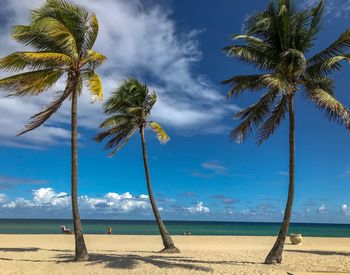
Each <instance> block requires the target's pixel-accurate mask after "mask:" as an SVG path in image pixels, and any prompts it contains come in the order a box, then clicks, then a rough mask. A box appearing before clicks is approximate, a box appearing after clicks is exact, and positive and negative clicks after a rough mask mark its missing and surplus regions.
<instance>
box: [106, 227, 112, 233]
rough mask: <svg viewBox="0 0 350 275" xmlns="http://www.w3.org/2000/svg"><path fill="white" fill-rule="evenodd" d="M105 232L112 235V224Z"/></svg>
mask: <svg viewBox="0 0 350 275" xmlns="http://www.w3.org/2000/svg"><path fill="white" fill-rule="evenodd" d="M107 234H108V235H112V226H110V227H108V230H107Z"/></svg>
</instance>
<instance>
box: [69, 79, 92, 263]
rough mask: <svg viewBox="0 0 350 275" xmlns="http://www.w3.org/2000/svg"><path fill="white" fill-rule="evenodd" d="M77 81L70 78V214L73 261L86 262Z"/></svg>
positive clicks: (87, 256)
mask: <svg viewBox="0 0 350 275" xmlns="http://www.w3.org/2000/svg"><path fill="white" fill-rule="evenodd" d="M78 81H79V75H78V74H76V75H74V76H72V89H73V91H72V106H71V131H72V132H71V134H72V136H71V149H72V178H71V181H72V186H71V188H72V190H71V191H72V212H73V223H74V236H75V260H76V261H86V260H88V259H89V255H88V253H87V249H86V246H85V241H84V236H83V230H82V226H81V222H80V217H79V209H78V140H77V136H78V118H77V109H78V108H77V104H78V89H77V87H78Z"/></svg>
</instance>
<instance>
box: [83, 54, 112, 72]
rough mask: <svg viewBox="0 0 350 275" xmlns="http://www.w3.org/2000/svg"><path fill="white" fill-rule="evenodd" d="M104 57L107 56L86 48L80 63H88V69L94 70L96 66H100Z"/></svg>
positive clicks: (104, 59)
mask: <svg viewBox="0 0 350 275" xmlns="http://www.w3.org/2000/svg"><path fill="white" fill-rule="evenodd" d="M106 59H107V58H106V57H105V56H104V55H103V54H101V53H99V52H95V51H93V50H87V51H86V55H85V57H84V58H83V60H82V64H83V65H85V64H88V65H89V66H90V69H92V70H95V69H96V68H97V67H99V66H101V65H102V64H103V63H104V62H105V61H106Z"/></svg>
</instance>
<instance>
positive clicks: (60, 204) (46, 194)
mask: <svg viewBox="0 0 350 275" xmlns="http://www.w3.org/2000/svg"><path fill="white" fill-rule="evenodd" d="M32 195H33V198H32V199H30V200H27V199H24V198H17V199H15V200H13V201H9V202H6V201H7V197H6V195H5V194H0V204H1V203H2V202H6V203H3V205H2V207H3V208H6V209H38V208H39V209H45V210H47V211H51V210H54V211H57V210H64V209H68V208H70V205H71V197H70V196H69V195H68V194H67V193H65V192H60V193H57V192H55V191H54V190H53V189H52V188H39V189H37V190H33V192H32ZM147 199H148V196H147V195H143V194H142V195H140V196H133V195H131V194H130V193H129V192H126V193H124V194H118V193H113V192H110V193H107V194H106V195H105V196H103V197H89V196H80V197H79V198H78V202H79V206H80V209H81V210H83V211H84V210H97V211H98V210H100V211H103V212H109V211H111V212H115V213H119V212H120V213H127V212H132V211H135V210H138V209H147V208H149V203H148V201H147Z"/></svg>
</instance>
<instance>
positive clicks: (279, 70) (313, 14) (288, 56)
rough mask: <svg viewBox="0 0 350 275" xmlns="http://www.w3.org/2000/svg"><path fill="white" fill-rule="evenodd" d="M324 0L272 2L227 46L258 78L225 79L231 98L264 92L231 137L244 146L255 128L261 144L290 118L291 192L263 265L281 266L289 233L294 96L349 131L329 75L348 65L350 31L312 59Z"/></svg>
mask: <svg viewBox="0 0 350 275" xmlns="http://www.w3.org/2000/svg"><path fill="white" fill-rule="evenodd" d="M323 13H324V1H320V2H319V3H318V4H317V5H316V6H315V7H314V8H313V9H305V10H300V11H298V10H296V9H295V8H294V7H293V2H292V1H291V0H278V1H272V2H270V3H269V5H268V8H267V10H265V11H262V12H259V13H257V14H255V15H252V16H251V17H250V18H249V19H248V20H247V21H246V23H245V33H244V34H241V35H235V36H233V40H235V41H242V43H235V44H233V45H230V46H228V47H226V48H225V49H224V50H225V51H226V52H227V54H228V55H229V56H232V57H235V58H237V59H238V60H240V61H243V62H245V63H248V64H250V65H253V66H255V68H257V69H258V70H260V71H261V73H260V74H256V75H240V76H234V77H232V78H230V79H227V80H225V81H223V83H225V84H229V85H231V88H230V91H229V94H228V96H229V97H235V96H237V95H239V94H241V93H242V92H244V91H260V90H264V91H265V92H264V95H263V96H262V97H261V98H260V100H259V101H258V102H257V103H255V104H253V105H251V106H249V107H247V108H246V109H244V110H242V111H240V112H238V113H237V114H236V118H238V119H240V120H241V122H240V124H239V125H238V126H237V127H236V128H235V129H234V130H233V131H232V132H231V137H232V138H233V139H237V140H238V141H240V142H243V141H244V140H245V138H246V137H247V135H248V134H249V133H250V132H252V131H253V130H255V131H256V132H257V134H256V136H257V143H258V144H261V143H262V142H264V141H265V140H266V139H268V138H269V137H270V135H271V134H273V133H274V131H275V130H276V128H277V127H278V126H279V124H280V123H281V121H282V120H283V118H284V117H285V114H286V113H288V115H289V151H290V155H289V188H288V199H287V204H286V208H285V211H284V218H283V223H282V226H281V229H280V232H279V234H278V238H277V240H276V242H275V244H274V246H273V248H272V249H271V251H270V253H269V254H268V256H267V257H266V260H265V263H267V264H271V263H280V262H281V261H282V252H283V247H284V242H285V239H286V234H287V232H288V227H289V222H290V218H291V212H292V205H293V197H294V150H295V145H294V98H295V95H296V94H297V93H299V94H300V93H304V94H305V95H306V98H308V99H309V100H310V101H311V102H313V103H314V104H315V105H316V106H317V107H318V108H320V109H321V110H323V111H324V112H325V114H326V116H327V117H328V118H329V119H330V120H333V121H335V122H338V123H339V124H342V125H345V126H346V127H347V128H349V127H350V119H349V111H348V109H347V108H346V107H344V106H343V105H342V104H341V103H340V102H339V101H338V100H337V99H335V97H334V81H333V80H332V79H331V78H330V74H331V73H333V72H334V71H336V70H340V69H341V67H342V65H341V63H340V62H341V61H342V60H346V61H349V60H350V59H349V57H350V56H349V55H348V54H346V53H345V52H346V50H348V48H349V47H350V29H347V30H346V31H345V32H344V33H343V34H342V35H341V36H340V37H339V38H338V39H337V40H336V41H334V42H333V43H332V44H331V45H330V46H329V47H328V48H326V49H324V50H322V51H320V52H318V53H316V54H314V55H309V51H310V50H311V48H312V47H313V46H314V43H315V40H316V38H317V35H318V34H319V32H320V30H321V20H322V16H323Z"/></svg>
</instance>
